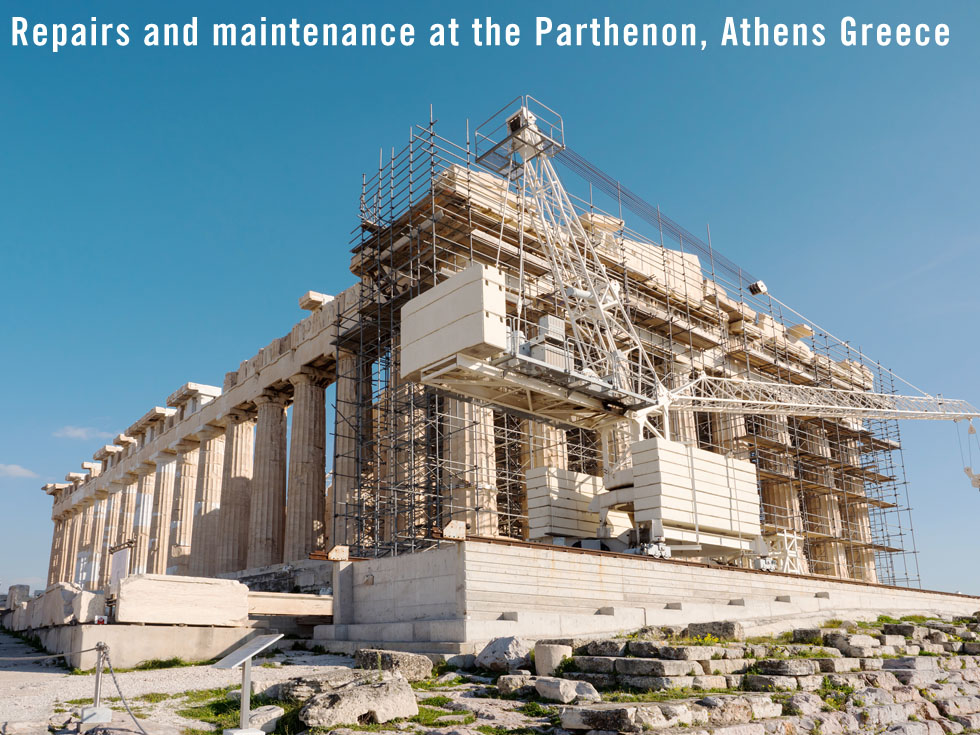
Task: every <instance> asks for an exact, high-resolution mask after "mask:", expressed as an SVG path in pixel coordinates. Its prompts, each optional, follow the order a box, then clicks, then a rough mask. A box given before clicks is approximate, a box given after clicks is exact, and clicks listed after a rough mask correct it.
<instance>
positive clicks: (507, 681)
mask: <svg viewBox="0 0 980 735" xmlns="http://www.w3.org/2000/svg"><path fill="white" fill-rule="evenodd" d="M497 689H498V690H499V691H500V693H501V694H503V695H505V696H510V695H512V694H513V695H516V696H518V697H520V696H526V695H528V694H530V693H531V692H532V691H533V690H534V677H533V676H524V675H523V674H504V675H503V676H501V677H500V678H499V679H497Z"/></svg>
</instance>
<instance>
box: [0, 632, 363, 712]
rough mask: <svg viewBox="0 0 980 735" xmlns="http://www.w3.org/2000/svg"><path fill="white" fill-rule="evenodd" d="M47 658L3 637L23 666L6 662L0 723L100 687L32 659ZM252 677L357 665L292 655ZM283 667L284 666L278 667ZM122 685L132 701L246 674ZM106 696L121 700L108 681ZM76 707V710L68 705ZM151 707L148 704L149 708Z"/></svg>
mask: <svg viewBox="0 0 980 735" xmlns="http://www.w3.org/2000/svg"><path fill="white" fill-rule="evenodd" d="M38 655H42V654H41V653H40V652H38V651H35V650H34V649H33V648H31V647H30V646H27V645H26V644H24V643H22V642H21V641H19V640H18V639H16V638H14V637H12V636H10V635H8V634H6V633H3V632H0V659H2V658H14V657H16V658H21V659H23V660H21V661H0V722H5V721H35V722H37V721H44V720H47V719H48V717H50V716H51V715H52V714H53V713H54V712H55V710H56V709H60V708H65V706H66V705H65V703H66V702H70V701H71V700H78V699H85V698H87V697H91V696H92V695H93V692H94V688H95V676H94V675H92V674H86V675H72V674H69V673H68V672H67V671H65V669H64V668H62V667H61V666H60V665H59V664H58V663H57V662H58V659H55V660H54V662H50V661H49V662H44V661H42V662H38V661H31V660H28V657H30V656H38ZM256 663H257V664H258V665H257V666H256V667H255V668H253V670H252V678H253V680H254V681H256V682H257V686H269V685H271V684H274V683H276V682H278V681H282V680H284V679H288V678H290V677H293V676H303V675H304V674H312V673H316V672H322V671H323V670H324V667H350V666H352V665H353V662H352V660H351V659H349V658H345V657H343V656H331V655H317V654H312V653H307V652H299V651H289V652H286V653H282V654H277V655H276V656H274V657H273V658H270V659H262V660H260V661H257V662H256ZM276 664H280V665H279V666H275V665H276ZM117 678H118V680H119V685H120V686H121V687H122V690H123V693H124V694H125V696H126V697H127V699H129V698H134V697H138V696H140V695H143V694H151V693H162V694H176V693H179V692H186V691H196V690H201V689H216V688H221V687H228V686H233V685H235V684H238V683H240V682H241V672H240V670H234V671H220V670H218V669H213V668H211V667H210V666H187V667H183V668H176V669H157V670H154V671H130V672H127V673H122V674H118V675H117ZM103 694H104V696H106V697H116V696H118V692H117V691H116V688H115V685H114V684H113V682H112V680H111V679H110V678H109V677H108V676H107V677H106V679H105V681H104V683H103ZM67 707H69V708H70V707H71V705H67ZM144 708H145V705H144Z"/></svg>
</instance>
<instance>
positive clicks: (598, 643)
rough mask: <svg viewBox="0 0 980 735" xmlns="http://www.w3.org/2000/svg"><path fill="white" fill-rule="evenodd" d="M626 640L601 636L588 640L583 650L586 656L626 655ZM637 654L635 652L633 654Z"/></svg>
mask: <svg viewBox="0 0 980 735" xmlns="http://www.w3.org/2000/svg"><path fill="white" fill-rule="evenodd" d="M641 642H642V643H648V642H649V641H629V643H641ZM626 644H627V641H626V640H623V639H620V638H603V639H601V640H595V641H589V642H588V643H586V644H585V646H584V650H585V653H586V655H588V656H624V655H626ZM633 655H634V656H635V655H638V654H636V653H634V654H633Z"/></svg>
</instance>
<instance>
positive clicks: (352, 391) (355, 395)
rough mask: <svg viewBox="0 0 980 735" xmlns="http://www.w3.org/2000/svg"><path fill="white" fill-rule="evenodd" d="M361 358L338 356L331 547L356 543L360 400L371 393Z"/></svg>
mask: <svg viewBox="0 0 980 735" xmlns="http://www.w3.org/2000/svg"><path fill="white" fill-rule="evenodd" d="M362 370H363V366H362V365H361V361H360V358H359V357H358V356H357V355H354V354H352V353H350V352H338V354H337V410H336V411H335V412H334V462H333V506H334V507H333V509H332V513H333V533H332V534H331V543H333V544H350V543H354V542H355V541H356V538H355V532H354V529H353V528H348V524H347V517H346V514H347V504H348V503H353V502H355V501H356V499H355V497H354V495H355V491H356V489H357V483H358V477H357V474H358V468H357V430H358V424H359V421H358V412H359V411H360V408H361V406H360V401H359V396H360V395H361V390H362V389H364V390H370V387H371V385H370V382H367V384H366V385H362V383H365V382H366V380H362V378H364V377H365V376H362V375H361V372H362Z"/></svg>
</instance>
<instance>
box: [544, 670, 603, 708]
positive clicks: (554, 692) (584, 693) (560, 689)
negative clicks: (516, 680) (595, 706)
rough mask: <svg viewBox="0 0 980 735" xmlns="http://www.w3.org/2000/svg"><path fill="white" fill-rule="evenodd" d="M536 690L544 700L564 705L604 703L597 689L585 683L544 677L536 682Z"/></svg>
mask: <svg viewBox="0 0 980 735" xmlns="http://www.w3.org/2000/svg"><path fill="white" fill-rule="evenodd" d="M534 688H535V690H536V691H537V693H538V695H539V696H541V698H542V699H547V700H549V701H552V702H561V703H562V704H570V703H572V702H574V701H576V700H577V701H580V702H601V701H602V697H600V696H599V692H597V691H596V689H595V687H594V686H592V685H591V684H589V683H588V682H585V681H572V680H571V679H556V678H554V677H551V676H542V677H539V678H538V679H536V680H535V682H534Z"/></svg>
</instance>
